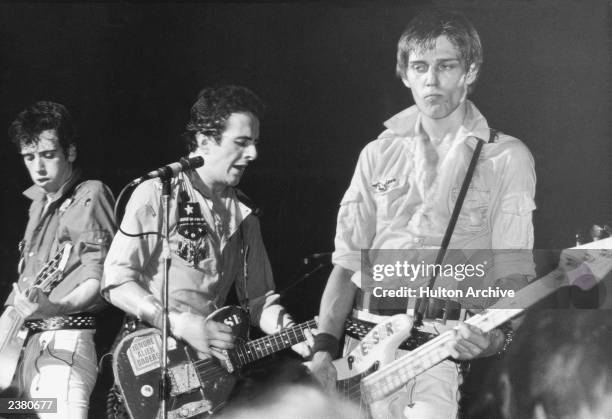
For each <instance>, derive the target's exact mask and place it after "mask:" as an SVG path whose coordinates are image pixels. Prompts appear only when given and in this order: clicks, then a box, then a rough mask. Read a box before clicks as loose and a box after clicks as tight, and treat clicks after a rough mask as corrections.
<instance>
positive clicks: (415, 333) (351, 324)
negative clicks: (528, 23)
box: [344, 317, 438, 351]
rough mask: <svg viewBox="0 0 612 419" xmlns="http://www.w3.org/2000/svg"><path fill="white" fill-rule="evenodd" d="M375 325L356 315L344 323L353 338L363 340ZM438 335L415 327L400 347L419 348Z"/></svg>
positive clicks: (348, 333) (408, 349) (410, 349)
mask: <svg viewBox="0 0 612 419" xmlns="http://www.w3.org/2000/svg"><path fill="white" fill-rule="evenodd" d="M374 326H376V323H371V322H368V321H365V320H360V319H357V318H355V317H349V318H348V319H346V322H345V324H344V328H345V331H346V334H347V335H348V336H350V337H352V338H355V339H359V340H362V339H363V338H364V337H365V335H367V334H368V333H369V332H370V330H372V329H373V328H374ZM436 336H438V335H436V334H434V333H427V332H422V331H420V330H418V329H414V328H413V329H412V332H411V333H410V337H409V338H408V339H406V340H405V341H404V342H402V344H401V345H400V346H399V348H400V349H405V350H407V351H412V350H413V349H416V348H418V347H419V346H421V345H422V344H424V343H425V342H428V341H430V340H432V339H433V338H435V337H436Z"/></svg>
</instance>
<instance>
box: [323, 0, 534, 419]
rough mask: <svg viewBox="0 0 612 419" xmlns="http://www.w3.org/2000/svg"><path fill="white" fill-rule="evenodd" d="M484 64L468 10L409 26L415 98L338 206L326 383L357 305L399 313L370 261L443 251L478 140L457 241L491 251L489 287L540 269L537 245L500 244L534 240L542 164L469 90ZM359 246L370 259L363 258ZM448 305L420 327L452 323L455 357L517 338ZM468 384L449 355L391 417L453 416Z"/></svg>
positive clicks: (359, 318) (368, 154) (369, 311)
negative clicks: (483, 326)
mask: <svg viewBox="0 0 612 419" xmlns="http://www.w3.org/2000/svg"><path fill="white" fill-rule="evenodd" d="M481 65H482V47H481V43H480V38H479V36H478V33H477V32H476V30H475V29H474V27H473V26H472V24H471V23H470V22H468V21H467V19H466V18H465V17H463V16H462V15H460V14H457V13H452V12H446V11H440V10H430V11H425V12H423V13H421V14H419V15H418V16H417V17H415V18H414V19H413V20H412V21H411V22H410V23H409V25H408V27H407V29H406V30H405V31H404V33H403V34H402V36H401V38H400V40H399V43H398V51H397V69H396V71H397V75H398V76H399V77H400V79H401V80H402V82H403V83H404V84H405V85H406V87H408V88H409V89H410V90H411V93H412V97H413V99H414V103H415V105H414V106H411V107H410V108H408V109H406V110H404V111H402V112H400V113H399V114H397V115H395V116H393V117H392V118H391V119H389V120H388V121H386V122H385V126H386V127H387V129H386V130H385V131H384V132H383V133H382V134H381V135H380V136H379V138H378V139H377V140H375V141H373V142H371V143H369V144H368V145H367V146H366V147H365V148H364V149H363V151H362V152H361V155H360V157H359V161H358V162H357V168H356V170H355V173H354V176H353V178H352V180H351V184H350V186H349V188H348V190H347V191H346V193H345V195H344V198H343V199H342V202H341V204H340V210H339V213H338V223H337V230H336V238H335V252H334V254H333V263H334V265H335V266H334V269H333V271H332V273H331V275H330V277H329V280H328V283H327V286H326V288H325V291H324V293H323V297H322V301H321V309H320V314H319V317H320V320H319V326H320V327H319V330H320V331H321V332H322V333H320V334H319V335H317V336H316V337H315V346H314V348H313V351H315V352H316V353H315V355H314V357H313V362H312V364H311V369H312V370H313V372H314V373H315V375H317V376H318V377H320V379H321V380H322V381H325V380H328V379H329V376H333V374H334V371H333V367H332V365H331V364H330V361H331V359H332V357H333V356H335V355H336V352H337V350H338V339H339V338H340V337H341V335H342V334H343V327H344V323H345V320H346V319H347V317H348V316H349V314H351V309H352V308H354V310H353V312H352V316H351V320H352V321H353V323H355V324H358V325H364V324H369V325H370V327H371V325H372V324H373V323H376V322H379V321H382V320H384V319H386V318H387V317H386V316H387V315H389V314H393V310H389V308H391V307H390V306H386V305H385V304H386V302H384V301H383V300H379V299H377V298H374V297H376V295H372V290H371V289H370V290H368V288H367V287H366V286H365V285H366V280H367V279H366V276H367V272H363V273H362V272H361V270H362V266H366V265H367V264H368V263H372V262H373V261H375V260H376V258H377V257H379V256H380V255H384V252H386V250H385V249H395V250H402V251H413V252H414V253H415V254H424V253H426V250H424V249H434V250H433V251H430V254H431V253H432V252H436V251H437V250H435V249H439V248H440V246H441V243H442V238H443V236H444V234H445V231H446V227H447V225H448V224H449V220H450V218H451V213H452V211H453V207H454V204H455V202H456V200H457V195H458V191H459V189H460V187H461V184H462V182H463V179H464V178H465V177H466V173H467V167H468V165H469V162H470V160H471V157H472V155H473V153H474V149H475V146H476V144H477V140H482V141H484V143H485V144H484V146H483V149H482V153H481V155H480V158H479V160H478V163H477V165H476V169H475V172H474V175H473V178H472V179H471V182H470V186H469V190H468V192H467V196H466V198H465V201H464V203H463V207H462V210H461V212H460V214H459V217H458V220H457V224H456V227H455V230H454V233H453V234H452V236H451V237H452V238H451V241H450V246H449V249H494V250H493V251H492V253H494V254H495V257H494V266H493V268H492V269H488V272H487V275H488V277H487V280H488V281H490V282H488V284H490V285H495V286H500V287H502V288H513V289H517V288H520V287H522V286H524V285H525V284H526V283H527V281H528V280H529V279H530V278H531V277H533V275H534V269H533V260H532V258H531V255H530V253H529V252H527V253H521V252H518V253H517V252H514V253H508V252H496V250H498V249H531V248H532V246H533V226H532V220H531V213H532V211H533V209H534V208H535V205H534V194H535V172H534V166H533V159H532V157H531V154H530V153H529V151H528V150H527V148H526V147H525V146H524V145H523V143H522V142H521V141H519V140H518V139H516V138H513V137H510V136H508V135H505V134H502V133H501V132H497V133H495V132H493V131H492V130H491V129H490V127H489V125H488V124H487V121H486V119H485V118H484V116H483V115H482V114H481V113H480V112H479V110H478V109H477V108H476V106H475V105H474V104H473V103H472V102H470V101H469V100H468V99H467V96H468V93H469V92H470V91H471V90H472V88H473V86H474V84H475V82H476V80H477V79H478V75H479V73H480V68H481ZM381 249H382V250H381ZM364 250H365V253H362V251H364ZM449 252H450V250H449ZM489 252H491V251H489ZM376 254H378V255H379V256H376ZM433 254H435V253H433ZM362 255H368V257H369V258H370V260H368V261H364V265H362V259H361V258H362ZM387 255H388V253H387ZM432 259H433V258H432ZM372 265H373V263H372ZM428 279H429V278H428V277H427V276H425V275H421V276H420V277H418V278H414V279H411V280H410V281H413V282H409V283H408V284H407V285H408V286H409V287H412V288H413V289H415V290H418V289H419V288H421V289H426V288H427V282H428ZM439 279H441V278H439ZM447 279H448V278H447ZM456 281H458V279H456V280H453V281H451V282H456ZM438 282H439V281H438ZM362 285H363V287H362V288H360V286H362ZM437 285H438V283H436V284H435V286H437ZM417 296H418V294H417ZM416 300H417V298H408V299H407V301H406V300H401V301H403V306H404V310H403V311H404V312H406V310H407V309H408V311H409V312H411V310H413V309H414V308H415V301H416ZM493 301H494V300H493ZM491 302H492V301H489V302H487V303H486V304H484V307H486V306H488V305H490V303H491ZM374 303H377V304H378V306H377V305H376V304H374ZM442 303H443V304H442V308H443V309H444V310H442V312H446V313H447V314H448V313H450V311H449V310H446V309H447V308H448V307H449V304H450V306H451V307H454V308H457V310H452V311H453V312H454V313H462V312H465V309H466V308H473V307H469V306H467V307H466V306H459V304H460V303H461V302H457V301H452V300H448V301H446V300H443V301H442ZM451 303H452V304H451ZM430 308H431V304H430ZM395 312H396V313H397V312H398V311H395ZM447 314H444V320H443V321H442V322H440V321H439V320H440V319H437V318H436V317H434V318H428V311H426V312H425V318H424V320H423V323H424V324H423V326H421V327H420V328H419V331H418V333H421V337H425V338H426V339H431V338H432V337H433V336H435V335H437V334H439V333H441V332H443V331H445V330H450V329H452V328H453V327H456V328H457V332H456V334H455V336H456V338H455V339H454V340H453V342H451V344H450V345H449V346H448V348H449V350H450V352H451V353H452V354H453V357H454V358H455V359H456V360H470V359H473V358H476V357H483V356H489V355H493V354H495V353H497V352H499V351H502V350H503V349H504V346H505V343H507V342H508V341H509V337H510V334H511V332H510V330H507V331H506V332H502V331H501V330H499V329H496V330H493V331H492V332H491V333H482V332H481V331H480V330H478V329H477V328H474V327H472V326H468V325H467V324H465V323H463V322H461V321H460V320H462V318H459V317H452V316H448V315H447ZM415 340H419V339H415ZM346 341H347V343H346V345H345V353H346V352H348V350H350V349H351V348H352V347H353V346H354V345H355V339H353V338H352V337H351V336H350V335H349V336H348V337H347V338H346ZM409 349H413V348H409ZM460 383H461V375H460V372H459V366H458V364H456V363H455V362H453V361H451V360H446V361H444V362H442V363H440V364H438V365H436V366H435V367H433V368H431V369H430V370H428V371H426V372H425V373H423V374H421V375H419V376H417V377H416V380H414V381H412V380H411V381H410V382H409V383H408V384H407V385H406V386H405V387H404V388H403V390H401V391H398V392H397V393H396V394H395V395H393V396H391V397H390V398H389V412H390V415H391V416H396V417H401V416H406V417H409V418H419V419H422V418H454V417H456V416H457V411H458V400H459V395H458V386H459V384H460Z"/></svg>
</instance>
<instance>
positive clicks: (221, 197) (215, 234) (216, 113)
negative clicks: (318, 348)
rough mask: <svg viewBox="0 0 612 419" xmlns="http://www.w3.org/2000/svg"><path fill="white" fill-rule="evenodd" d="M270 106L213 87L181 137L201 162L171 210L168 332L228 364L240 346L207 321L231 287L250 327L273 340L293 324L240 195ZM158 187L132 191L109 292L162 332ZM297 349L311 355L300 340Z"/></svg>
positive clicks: (106, 286)
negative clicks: (229, 355)
mask: <svg viewBox="0 0 612 419" xmlns="http://www.w3.org/2000/svg"><path fill="white" fill-rule="evenodd" d="M262 113H263V104H262V102H261V101H260V99H259V98H258V97H257V96H256V95H255V94H253V93H252V92H251V91H250V90H248V89H246V88H244V87H239V86H222V87H218V88H206V89H204V90H202V91H201V92H200V94H199V95H198V98H197V101H196V102H195V104H194V105H193V107H192V108H191V118H190V121H189V123H188V124H187V128H186V132H185V134H184V138H185V140H186V145H187V150H188V152H189V157H190V158H191V157H197V156H201V157H203V158H204V161H205V163H204V165H203V166H202V167H199V168H197V169H195V170H189V171H186V172H183V173H180V174H179V175H178V176H177V177H176V178H175V179H173V180H172V196H171V203H170V225H169V231H170V237H169V242H170V253H171V258H172V259H171V266H170V272H169V325H170V332H171V334H172V335H173V336H174V337H176V338H179V339H181V340H183V341H185V342H186V343H188V344H189V345H190V346H191V347H193V348H194V349H195V350H197V351H198V352H199V353H200V355H201V356H202V357H205V355H207V354H212V355H215V356H217V357H219V358H223V351H224V350H228V349H231V348H233V346H234V336H232V333H231V328H230V327H229V326H228V325H227V324H223V323H221V322H217V321H214V320H211V319H208V320H207V319H206V316H208V315H209V314H210V313H212V312H213V311H215V310H216V309H218V308H220V307H222V306H223V305H224V303H225V300H226V297H227V295H228V293H229V291H230V289H231V287H232V286H235V288H236V292H237V296H238V299H239V300H240V302H241V305H242V306H243V307H244V308H245V309H247V310H248V311H249V313H250V319H251V323H252V324H253V325H255V326H258V327H259V328H261V330H263V331H264V332H266V333H269V334H270V333H275V332H277V331H279V330H281V329H283V328H286V327H288V326H290V325H292V324H293V320H292V319H291V316H290V315H289V314H288V313H287V312H286V311H285V310H284V308H283V307H282V306H281V305H280V304H279V302H278V299H279V296H278V294H275V293H274V282H273V279H272V270H271V267H270V262H269V260H268V256H267V254H266V249H265V247H264V244H263V241H262V237H261V232H260V226H259V220H258V218H257V216H256V209H255V208H253V206H252V205H251V204H250V203H249V201H248V199H247V198H246V197H245V196H244V195H243V194H242V193H241V192H240V191H239V190H237V189H236V188H235V186H236V185H237V184H238V183H239V181H240V179H241V177H242V176H243V174H244V172H245V170H246V169H247V167H248V166H249V164H251V163H252V162H253V161H254V160H255V159H256V158H257V142H258V140H259V121H260V118H261V117H262ZM160 194H161V182H160V181H159V180H148V181H145V182H143V183H142V184H140V185H139V186H138V187H137V188H136V189H135V190H134V192H133V195H132V197H131V199H130V201H129V202H128V204H127V207H126V210H125V216H124V218H123V222H122V223H121V228H120V231H119V233H118V234H117V236H116V237H115V239H114V241H113V243H112V246H111V249H110V252H109V255H108V258H107V260H106V263H105V272H104V282H103V287H102V292H103V294H104V295H105V297H106V298H107V299H108V301H110V302H111V303H112V304H114V305H115V306H117V307H119V308H120V309H122V310H124V311H125V312H127V313H128V314H130V315H133V316H136V317H137V318H139V319H140V320H142V321H143V322H146V323H148V324H149V325H151V326H154V327H156V328H158V329H161V327H162V306H161V299H162V296H161V292H162V290H161V281H162V277H163V270H164V268H163V266H164V265H163V254H162V252H163V249H162V240H161V238H160V237H159V235H158V234H157V233H156V232H161V231H162V212H161V202H160ZM294 350H296V351H297V352H298V353H300V354H302V355H304V356H307V355H309V347H308V345H307V344H305V343H302V344H299V345H296V346H294Z"/></svg>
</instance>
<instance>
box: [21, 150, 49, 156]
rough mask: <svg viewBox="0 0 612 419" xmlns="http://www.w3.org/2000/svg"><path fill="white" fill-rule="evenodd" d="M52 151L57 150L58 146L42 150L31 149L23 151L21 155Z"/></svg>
mask: <svg viewBox="0 0 612 419" xmlns="http://www.w3.org/2000/svg"><path fill="white" fill-rule="evenodd" d="M50 151H57V148H50V149H48V150H40V151H29V152H27V153H24V152H22V153H21V155H22V156H27V155H28V154H36V153H38V154H42V153H48V152H50Z"/></svg>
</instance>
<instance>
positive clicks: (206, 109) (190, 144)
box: [183, 85, 265, 152]
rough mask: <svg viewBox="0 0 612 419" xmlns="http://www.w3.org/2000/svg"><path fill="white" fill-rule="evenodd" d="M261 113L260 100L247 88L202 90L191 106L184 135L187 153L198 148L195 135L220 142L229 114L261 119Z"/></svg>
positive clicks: (225, 87)
mask: <svg viewBox="0 0 612 419" xmlns="http://www.w3.org/2000/svg"><path fill="white" fill-rule="evenodd" d="M264 110H265V105H264V103H263V102H262V100H261V99H260V98H259V97H258V96H257V95H256V94H255V93H253V92H252V91H250V90H249V89H247V88H246V87H242V86H232V85H228V86H220V87H207V88H205V89H202V90H201V91H200V93H199V94H198V98H197V100H196V102H195V103H194V104H193V106H192V107H191V119H190V120H189V122H188V123H187V127H186V131H185V133H184V135H183V137H184V139H185V142H186V146H187V151H189V152H192V151H195V149H196V148H197V146H198V145H197V142H196V138H195V135H196V134H197V133H198V132H200V133H202V134H204V135H209V136H211V137H213V138H214V139H215V141H217V142H219V141H220V140H221V134H223V131H225V128H226V126H227V120H228V118H229V117H230V115H231V114H232V113H235V112H250V113H252V114H253V115H254V116H255V117H257V119H259V120H261V118H262V117H263V113H264Z"/></svg>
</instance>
